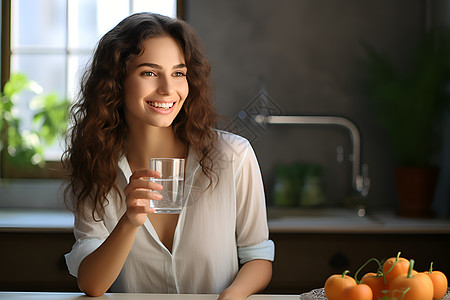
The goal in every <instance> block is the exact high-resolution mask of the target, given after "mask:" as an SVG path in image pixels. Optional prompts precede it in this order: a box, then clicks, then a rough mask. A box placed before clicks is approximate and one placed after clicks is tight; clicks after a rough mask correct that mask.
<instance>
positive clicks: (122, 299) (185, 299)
mask: <svg viewBox="0 0 450 300" xmlns="http://www.w3.org/2000/svg"><path fill="white" fill-rule="evenodd" d="M217 297H218V295H205V294H202V295H198V294H195V295H194V294H191V295H173V294H105V295H103V296H101V297H96V298H92V299H98V300H196V299H200V300H216V299H217ZM298 298H299V295H262V294H261V295H252V296H250V297H248V298H247V299H250V300H294V299H298ZM0 299H2V300H81V299H91V298H90V297H86V296H84V294H82V293H26V292H0Z"/></svg>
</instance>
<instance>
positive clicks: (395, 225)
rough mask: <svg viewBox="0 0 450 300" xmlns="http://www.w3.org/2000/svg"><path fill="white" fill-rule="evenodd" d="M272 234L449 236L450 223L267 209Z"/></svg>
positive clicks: (379, 214) (390, 215) (379, 213)
mask: <svg viewBox="0 0 450 300" xmlns="http://www.w3.org/2000/svg"><path fill="white" fill-rule="evenodd" d="M268 218H269V228H270V232H273V233H278V232H285V233H377V234H419V233H433V234H450V220H448V219H439V218H430V219H417V218H404V217H399V216H396V215H395V214H394V213H393V212H390V211H377V212H372V213H370V214H366V215H365V216H363V217H360V216H359V215H358V213H357V211H356V210H355V211H352V210H348V209H336V208H335V209H296V208H292V209H280V208H269V209H268Z"/></svg>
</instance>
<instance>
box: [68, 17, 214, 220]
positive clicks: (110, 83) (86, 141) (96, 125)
mask: <svg viewBox="0 0 450 300" xmlns="http://www.w3.org/2000/svg"><path fill="white" fill-rule="evenodd" d="M164 35H169V36H171V37H172V38H173V39H175V40H176V41H177V42H178V43H179V44H180V46H181V48H182V50H183V54H184V58H185V61H186V66H187V70H188V72H187V81H188V84H189V94H188V97H187V99H186V101H185V103H184V105H183V109H182V110H181V111H180V112H179V114H178V115H177V117H176V118H175V120H174V121H173V124H172V128H173V130H174V133H175V135H176V136H177V137H178V138H179V139H181V140H182V141H183V142H184V143H185V144H186V145H188V146H190V147H192V148H193V149H194V150H195V151H196V153H197V154H198V156H199V157H200V165H201V167H202V170H203V173H204V174H205V175H206V176H207V177H208V178H209V179H210V182H212V176H213V174H214V172H213V160H212V157H211V156H212V155H211V150H212V147H213V142H214V139H215V134H214V131H213V129H212V128H213V126H214V124H215V121H216V118H217V113H216V111H215V108H214V106H213V104H212V102H211V97H210V87H209V73H210V65H209V63H208V61H207V60H206V58H205V57H204V55H203V54H202V51H201V49H200V46H199V44H200V43H199V40H198V38H197V36H196V34H195V32H194V31H193V29H192V28H191V27H190V26H189V25H188V24H187V23H186V22H184V21H182V20H178V19H173V18H170V17H166V16H162V15H158V14H152V13H137V14H133V15H130V16H129V17H127V18H125V19H124V20H123V21H121V22H120V23H119V24H118V25H117V26H116V27H114V28H113V29H112V30H111V31H109V32H108V33H106V34H105V35H104V36H103V37H102V38H101V39H100V41H99V42H98V45H97V49H96V51H95V53H94V55H93V57H92V60H91V62H90V65H89V66H88V68H87V69H86V71H85V73H84V74H83V76H82V79H81V88H80V93H79V95H78V99H77V100H78V101H76V103H75V104H74V105H73V106H72V108H71V111H70V113H71V119H72V124H73V126H72V127H71V129H70V130H69V132H68V135H67V145H68V146H67V149H66V151H65V152H64V155H63V157H62V162H63V165H64V167H65V168H66V169H67V171H68V178H67V181H68V185H67V187H66V189H65V201H66V204H67V205H68V206H69V208H71V209H72V210H73V211H74V212H75V213H81V212H82V211H84V208H85V207H86V205H89V206H88V207H90V208H91V212H92V217H93V218H94V219H102V218H103V214H104V207H105V205H107V203H108V200H107V195H108V193H109V192H110V191H111V190H112V189H114V190H116V191H117V192H119V189H118V186H117V185H116V177H117V171H118V160H119V159H120V157H121V156H123V155H124V154H126V145H127V143H126V140H127V133H128V127H127V123H126V119H125V115H124V94H125V91H124V80H125V78H126V76H127V64H128V62H129V61H130V60H131V59H133V58H134V57H136V56H138V55H140V54H141V53H142V52H143V50H144V49H143V45H142V43H143V41H144V40H146V39H148V38H152V37H158V36H164ZM119 194H120V193H119Z"/></svg>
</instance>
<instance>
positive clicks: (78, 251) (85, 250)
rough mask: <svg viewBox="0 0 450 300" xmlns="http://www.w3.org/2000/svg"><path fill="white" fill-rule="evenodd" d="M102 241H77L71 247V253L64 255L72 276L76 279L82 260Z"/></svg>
mask: <svg viewBox="0 0 450 300" xmlns="http://www.w3.org/2000/svg"><path fill="white" fill-rule="evenodd" d="M103 241H104V239H83V240H78V241H76V242H75V244H74V245H73V247H72V251H70V252H69V253H67V254H66V255H65V258H66V264H67V268H68V269H69V273H70V274H71V275H72V276H75V277H78V268H79V267H80V264H81V262H82V261H83V259H84V258H85V257H86V256H88V255H89V254H91V253H92V252H94V251H95V249H97V248H98V247H99V246H100V245H101V244H102V243H103Z"/></svg>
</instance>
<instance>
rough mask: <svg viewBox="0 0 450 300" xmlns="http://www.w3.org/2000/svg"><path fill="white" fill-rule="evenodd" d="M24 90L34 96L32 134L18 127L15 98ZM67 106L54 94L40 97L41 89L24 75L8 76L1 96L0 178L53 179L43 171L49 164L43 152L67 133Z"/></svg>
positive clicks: (64, 100) (65, 101)
mask: <svg viewBox="0 0 450 300" xmlns="http://www.w3.org/2000/svg"><path fill="white" fill-rule="evenodd" d="M26 90H27V91H30V92H32V93H33V94H34V97H33V98H32V99H31V101H30V107H32V108H33V112H34V115H33V123H32V125H33V128H32V129H31V130H24V129H23V128H22V127H21V123H22V120H21V117H20V116H19V115H18V113H17V111H16V109H15V103H16V101H18V96H19V95H20V94H21V93H22V92H24V91H26ZM69 105H70V103H69V101H68V100H67V99H61V98H60V97H59V96H58V95H57V94H56V93H49V94H42V87H40V86H39V84H37V83H36V82H35V81H32V80H30V79H28V78H27V76H26V75H25V74H22V73H16V74H12V75H11V78H10V79H9V81H8V82H7V83H6V84H5V86H4V87H3V92H2V93H1V94H0V150H1V155H2V159H1V163H2V166H1V167H2V168H1V171H2V172H1V175H2V177H8V178H14V177H27V178H35V177H40V176H42V173H46V174H45V175H46V177H52V175H51V174H50V173H52V172H49V170H48V168H44V167H46V166H47V165H48V164H49V162H46V161H45V160H44V157H43V152H44V149H45V148H46V147H48V146H51V145H52V144H54V143H55V142H56V141H57V139H58V138H59V137H61V136H62V135H63V134H64V132H65V131H66V129H67V125H68V109H69ZM50 164H52V162H50ZM53 165H55V163H54V162H53ZM53 176H55V177H57V175H53Z"/></svg>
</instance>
